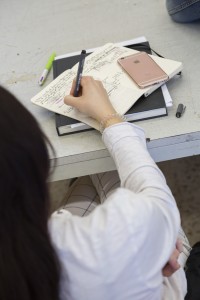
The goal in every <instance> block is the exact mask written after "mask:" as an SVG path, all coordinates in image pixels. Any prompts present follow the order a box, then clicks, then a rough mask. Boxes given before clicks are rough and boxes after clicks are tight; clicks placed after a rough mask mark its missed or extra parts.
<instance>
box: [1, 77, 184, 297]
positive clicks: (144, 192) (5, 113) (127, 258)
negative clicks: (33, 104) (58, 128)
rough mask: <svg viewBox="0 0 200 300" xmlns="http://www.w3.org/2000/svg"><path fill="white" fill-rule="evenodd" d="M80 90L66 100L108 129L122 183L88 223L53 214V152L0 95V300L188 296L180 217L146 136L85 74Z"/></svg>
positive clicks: (10, 99) (26, 116) (12, 101)
mask: <svg viewBox="0 0 200 300" xmlns="http://www.w3.org/2000/svg"><path fill="white" fill-rule="evenodd" d="M81 86H82V92H81V95H79V97H77V98H74V97H73V96H72V95H69V96H66V97H65V102H66V103H67V104H69V105H73V106H76V107H77V108H78V109H79V110H80V111H82V112H83V113H85V114H87V115H90V116H91V117H93V118H95V119H96V120H97V121H99V123H101V125H102V130H103V136H102V137H103V141H104V143H105V145H106V147H107V148H108V150H109V151H110V154H111V156H112V157H113V159H114V161H115V164H116V166H117V170H118V174H119V177H120V181H121V183H120V187H119V188H117V189H113V190H112V192H111V193H109V195H104V197H105V201H104V202H103V203H102V204H101V205H98V206H96V208H95V209H94V210H93V211H92V212H91V213H90V214H88V215H87V216H85V217H80V216H76V215H73V214H71V213H70V212H69V210H67V207H63V208H60V209H59V210H57V211H55V212H54V213H53V214H52V215H49V208H50V200H49V195H48V186H47V178H48V174H49V156H48V149H49V147H50V148H51V145H50V143H49V142H48V140H47V138H46V137H45V136H44V134H43V133H42V131H41V129H40V128H39V126H38V124H37V122H36V120H35V119H34V118H33V116H32V115H31V114H30V113H29V112H28V110H26V109H25V108H24V107H23V106H22V105H21V104H20V102H18V101H17V100H16V98H15V97H14V96H13V95H12V94H10V93H9V92H8V91H6V90H5V89H4V88H0V134H1V144H0V149H1V155H0V165H1V168H0V177H1V183H0V195H1V199H0V213H1V216H0V242H1V246H0V282H1V284H0V299H5V300H11V299H12V300H13V299H20V300H32V299H34V300H58V299H61V300H65V299H66V300H70V299H74V300H75V299H77V300H80V299H81V300H90V299H92V300H94V299H95V300H102V299H104V300H113V299H116V300H122V299H123V300H133V299H134V300H149V299H154V300H161V299H162V300H163V299H168V300H169V299H170V300H173V299H174V300H175V299H176V300H178V299H183V298H184V295H185V293H186V279H185V273H184V270H183V268H182V267H180V265H179V262H178V258H179V254H180V251H181V250H180V243H179V242H177V241H178V237H179V228H180V215H179V211H178V208H177V205H176V202H175V200H174V198H173V195H172V193H171V191H170V189H169V187H168V186H167V183H166V180H165V178H164V176H163V174H162V172H161V171H160V170H159V168H158V167H157V165H156V164H155V162H154V161H153V160H152V158H151V157H150V155H149V153H148V151H147V148H146V140H145V135H144V132H143V130H142V129H141V128H140V127H138V126H136V125H134V124H130V123H127V122H124V121H123V118H122V117H121V116H120V115H118V114H117V113H116V112H115V110H114V108H113V107H112V105H111V103H110V101H109V98H108V95H107V93H106V91H105V89H104V88H103V85H102V83H101V82H99V81H96V80H94V79H93V78H91V77H83V78H82V80H81ZM73 89H74V85H73V87H72V94H73ZM13 112H14V113H13ZM100 190H101V191H102V189H100ZM181 238H183V241H182V242H183V245H184V243H185V241H186V239H185V238H184V234H183V233H182V234H181ZM166 276H168V277H166Z"/></svg>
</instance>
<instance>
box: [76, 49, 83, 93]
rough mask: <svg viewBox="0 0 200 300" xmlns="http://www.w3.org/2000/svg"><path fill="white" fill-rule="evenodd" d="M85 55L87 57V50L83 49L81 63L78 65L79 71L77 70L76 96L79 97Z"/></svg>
mask: <svg viewBox="0 0 200 300" xmlns="http://www.w3.org/2000/svg"><path fill="white" fill-rule="evenodd" d="M85 57H86V51H85V50H82V51H81V56H80V60H79V65H78V71H77V76H76V85H75V89H74V97H78V93H79V90H80V83H81V77H82V73H83V66H84V62H85Z"/></svg>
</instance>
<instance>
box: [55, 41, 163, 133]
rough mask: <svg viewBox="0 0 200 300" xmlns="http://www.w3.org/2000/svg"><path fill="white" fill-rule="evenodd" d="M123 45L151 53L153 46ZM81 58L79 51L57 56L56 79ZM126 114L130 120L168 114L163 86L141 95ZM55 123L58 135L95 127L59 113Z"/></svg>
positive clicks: (146, 43)
mask: <svg viewBox="0 0 200 300" xmlns="http://www.w3.org/2000/svg"><path fill="white" fill-rule="evenodd" d="M123 46H125V47H127V48H131V49H135V50H138V51H145V52H147V53H149V54H151V48H150V45H149V43H148V42H142V43H137V44H135V43H134V44H127V45H123ZM90 53H91V52H87V55H89V54H90ZM79 58H80V55H79V54H77V53H74V54H68V55H66V56H64V57H63V56H62V57H60V58H59V57H58V58H56V59H55V60H54V62H53V76H54V79H55V78H56V77H57V76H59V75H60V74H61V73H62V72H64V71H65V70H67V69H70V68H72V67H73V66H74V65H75V64H76V63H78V62H79ZM125 115H126V119H127V121H129V122H133V121H134V122H135V121H139V120H145V119H149V118H156V117H161V116H166V115H167V107H166V103H165V99H164V96H163V92H162V89H161V87H159V88H158V89H157V90H155V91H154V92H153V93H151V94H150V95H149V96H148V97H145V96H144V95H143V96H142V97H140V98H139V99H138V100H137V102H136V103H135V104H134V105H133V106H132V107H131V108H130V109H129V110H128V111H127V113H126V114H125ZM55 123H56V129H57V132H58V135H66V134H72V133H77V132H83V131H87V130H93V128H92V127H90V126H89V125H87V124H84V123H82V122H80V121H78V120H75V119H72V118H69V117H67V116H64V115H60V114H57V113H56V114H55Z"/></svg>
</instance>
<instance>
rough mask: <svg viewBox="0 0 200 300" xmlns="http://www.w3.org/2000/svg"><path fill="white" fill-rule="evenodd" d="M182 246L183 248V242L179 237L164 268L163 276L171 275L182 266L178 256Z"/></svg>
mask: <svg viewBox="0 0 200 300" xmlns="http://www.w3.org/2000/svg"><path fill="white" fill-rule="evenodd" d="M182 248H183V246H182V242H181V240H180V239H178V240H177V242H176V248H175V249H174V251H173V252H172V254H171V256H170V258H169V261H168V262H167V264H166V265H165V266H164V268H163V269H162V274H163V276H165V277H169V276H171V275H172V274H173V273H175V272H176V271H177V270H178V269H179V268H180V265H179V263H178V258H179V255H180V253H181V252H182Z"/></svg>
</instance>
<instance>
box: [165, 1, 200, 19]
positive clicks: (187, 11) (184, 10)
mask: <svg viewBox="0 0 200 300" xmlns="http://www.w3.org/2000/svg"><path fill="white" fill-rule="evenodd" d="M166 7H167V10H168V13H169V15H170V16H171V18H172V19H173V20H174V21H175V22H179V23H189V22H193V21H196V20H200V0H166Z"/></svg>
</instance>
